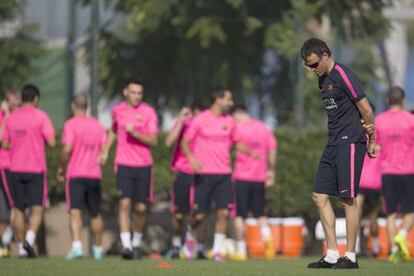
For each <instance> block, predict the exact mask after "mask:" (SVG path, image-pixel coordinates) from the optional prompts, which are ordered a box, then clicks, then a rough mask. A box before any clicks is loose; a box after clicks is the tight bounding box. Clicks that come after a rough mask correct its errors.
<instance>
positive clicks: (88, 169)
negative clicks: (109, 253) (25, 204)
mask: <svg viewBox="0 0 414 276" xmlns="http://www.w3.org/2000/svg"><path fill="white" fill-rule="evenodd" d="M71 108H72V113H73V117H72V118H71V119H69V120H68V121H66V123H65V125H64V127H63V134H62V145H63V147H62V152H61V157H60V164H59V167H58V171H57V177H58V180H59V181H62V182H63V181H65V177H66V187H65V191H66V203H67V208H68V210H69V217H70V232H71V236H72V247H71V249H70V251H69V254H68V255H67V259H70V260H71V259H77V258H82V257H83V249H82V243H81V229H82V215H81V210H82V209H84V208H87V209H88V210H89V213H90V216H91V230H92V234H93V236H94V239H95V240H94V241H95V244H94V246H93V249H92V251H93V252H92V253H93V257H94V259H95V260H98V261H99V260H101V259H102V256H103V250H102V232H103V222H102V217H101V214H100V203H101V185H100V181H101V178H102V172H101V164H102V161H103V160H102V159H101V153H102V150H103V148H104V146H105V144H106V132H105V129H104V128H103V126H102V125H101V124H100V123H99V122H98V121H97V120H96V119H95V118H93V117H90V116H87V113H86V112H87V108H88V98H87V97H86V95H83V94H80V95H76V96H75V97H74V99H73V101H72V105H71ZM65 174H66V176H65Z"/></svg>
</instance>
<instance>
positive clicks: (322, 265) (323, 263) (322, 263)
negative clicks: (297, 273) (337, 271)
mask: <svg viewBox="0 0 414 276" xmlns="http://www.w3.org/2000/svg"><path fill="white" fill-rule="evenodd" d="M338 260H339V259H338ZM336 264H337V263H334V264H331V263H328V262H327V261H325V257H322V258H321V259H320V260H319V261H317V262H313V263H310V264H308V268H316V269H320V268H331V267H333V266H334V265H336Z"/></svg>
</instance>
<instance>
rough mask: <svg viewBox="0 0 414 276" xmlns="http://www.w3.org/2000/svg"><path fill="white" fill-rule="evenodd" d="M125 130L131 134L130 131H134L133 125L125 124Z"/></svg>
mask: <svg viewBox="0 0 414 276" xmlns="http://www.w3.org/2000/svg"><path fill="white" fill-rule="evenodd" d="M125 129H126V131H127V132H128V133H129V134H131V135H132V133H133V132H134V126H133V125H132V124H127V125H126V126H125Z"/></svg>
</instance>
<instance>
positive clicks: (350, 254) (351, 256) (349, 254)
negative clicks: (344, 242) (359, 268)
mask: <svg viewBox="0 0 414 276" xmlns="http://www.w3.org/2000/svg"><path fill="white" fill-rule="evenodd" d="M345 256H346V257H348V259H350V260H351V262H353V263H356V253H355V252H349V251H346V252H345Z"/></svg>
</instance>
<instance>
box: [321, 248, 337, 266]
mask: <svg viewBox="0 0 414 276" xmlns="http://www.w3.org/2000/svg"><path fill="white" fill-rule="evenodd" d="M339 257H340V256H339V251H338V250H331V249H328V250H327V252H326V256H325V258H324V259H325V261H326V262H328V263H330V264H334V263H336V262H337V261H338V259H339Z"/></svg>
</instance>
